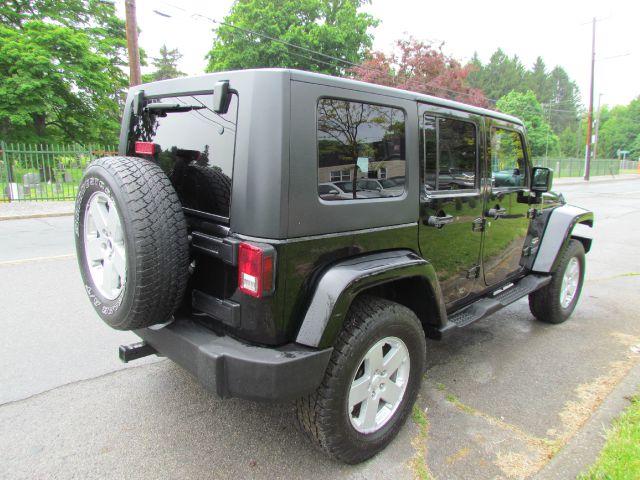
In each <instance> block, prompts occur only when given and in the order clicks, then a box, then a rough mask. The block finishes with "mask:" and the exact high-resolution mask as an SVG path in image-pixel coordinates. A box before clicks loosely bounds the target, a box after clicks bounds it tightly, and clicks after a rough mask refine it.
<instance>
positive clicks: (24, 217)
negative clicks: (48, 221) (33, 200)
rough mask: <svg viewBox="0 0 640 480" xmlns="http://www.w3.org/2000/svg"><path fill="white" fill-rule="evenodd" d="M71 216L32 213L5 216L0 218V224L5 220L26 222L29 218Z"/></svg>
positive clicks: (68, 214)
mask: <svg viewBox="0 0 640 480" xmlns="http://www.w3.org/2000/svg"><path fill="white" fill-rule="evenodd" d="M70 215H73V212H60V213H32V214H25V215H5V216H0V222H4V221H7V220H28V219H30V218H50V217H68V216H70Z"/></svg>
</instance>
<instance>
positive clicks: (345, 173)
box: [319, 170, 351, 182]
mask: <svg viewBox="0 0 640 480" xmlns="http://www.w3.org/2000/svg"><path fill="white" fill-rule="evenodd" d="M330 177H331V178H330V181H331V182H341V181H347V180H351V172H350V171H349V170H331V174H330ZM319 181H320V182H326V181H327V180H326V179H324V178H322V177H320V178H319Z"/></svg>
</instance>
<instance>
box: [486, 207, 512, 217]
mask: <svg viewBox="0 0 640 480" xmlns="http://www.w3.org/2000/svg"><path fill="white" fill-rule="evenodd" d="M506 214H507V209H506V208H500V206H498V205H496V207H495V208H490V209H489V211H488V212H487V217H493V218H494V219H496V220H497V219H498V218H500V217H504V216H505V215H506Z"/></svg>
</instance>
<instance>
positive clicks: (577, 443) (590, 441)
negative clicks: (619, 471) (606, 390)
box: [535, 365, 640, 480]
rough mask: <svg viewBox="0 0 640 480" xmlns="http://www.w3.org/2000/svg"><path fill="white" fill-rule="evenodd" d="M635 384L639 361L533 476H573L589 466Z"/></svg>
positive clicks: (551, 479) (546, 479)
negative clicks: (576, 431)
mask: <svg viewBox="0 0 640 480" xmlns="http://www.w3.org/2000/svg"><path fill="white" fill-rule="evenodd" d="M638 386H640V365H636V366H635V367H633V368H632V369H631V371H630V372H629V373H628V374H627V376H626V377H625V378H624V379H623V380H622V381H621V382H620V383H619V384H618V386H616V388H615V389H614V390H613V391H612V392H611V393H610V394H609V395H608V396H607V398H606V399H605V401H604V402H603V403H602V405H600V408H598V410H597V411H596V412H595V413H594V414H593V415H592V416H591V418H589V420H587V422H586V423H585V424H584V426H583V427H582V428H581V429H580V431H579V432H578V433H577V434H576V435H575V437H573V438H572V439H571V440H570V441H569V443H568V444H567V445H566V446H565V447H564V448H563V449H562V450H560V452H559V453H558V454H557V455H556V456H555V457H553V458H552V459H551V461H550V462H549V463H548V464H547V465H546V466H545V467H544V468H543V469H542V470H541V471H540V472H539V473H538V474H537V475H536V476H535V479H536V480H555V479H558V478H576V477H577V476H578V475H579V474H580V473H583V472H584V471H585V470H586V469H588V468H589V467H590V466H591V465H592V464H593V463H594V462H595V461H596V459H597V458H598V455H599V454H600V451H601V450H602V447H603V446H604V442H605V434H606V430H607V429H609V428H611V422H612V421H613V420H614V419H615V418H617V417H618V416H619V415H620V414H621V413H622V411H623V410H624V409H625V408H627V407H628V406H629V400H628V399H629V397H631V396H632V395H634V394H636V393H637V391H638Z"/></svg>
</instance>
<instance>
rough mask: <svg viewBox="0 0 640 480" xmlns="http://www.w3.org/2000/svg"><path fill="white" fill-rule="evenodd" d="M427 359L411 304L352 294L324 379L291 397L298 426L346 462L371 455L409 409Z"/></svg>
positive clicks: (390, 436) (397, 427) (382, 445)
mask: <svg viewBox="0 0 640 480" xmlns="http://www.w3.org/2000/svg"><path fill="white" fill-rule="evenodd" d="M425 363H426V343H425V336H424V331H423V329H422V326H421V324H420V321H419V320H418V318H417V317H416V315H415V314H414V313H413V312H412V311H411V310H409V309H408V308H406V307H404V306H402V305H399V304H397V303H394V302H390V301H387V300H384V299H380V298H377V297H371V296H362V297H359V298H357V299H356V300H355V301H354V303H353V304H352V306H351V308H350V310H349V313H348V315H347V319H346V322H345V326H344V329H343V330H342V332H341V333H340V335H339V337H338V340H337V342H336V345H335V348H334V350H333V353H332V355H331V361H330V362H329V365H328V367H327V371H326V373H325V377H324V379H323V381H322V383H321V384H320V386H319V387H318V389H317V390H316V392H315V393H313V394H312V395H309V396H307V397H305V398H302V399H299V400H298V401H297V403H296V413H297V418H298V422H299V424H300V426H301V428H302V430H303V432H305V434H306V435H307V437H308V438H309V439H310V440H311V441H312V442H313V443H314V444H315V445H316V446H317V447H318V448H320V450H322V451H323V452H325V453H326V454H328V455H329V456H331V457H333V458H335V459H337V460H340V461H343V462H345V463H350V464H355V463H359V462H362V461H364V460H366V459H368V458H370V457H372V456H373V455H375V454H376V453H378V452H379V451H381V450H382V449H384V448H385V447H386V446H387V445H388V444H389V442H391V440H393V439H394V438H395V436H396V435H397V434H398V431H399V430H400V428H401V427H402V425H403V424H404V422H405V421H406V419H407V417H408V416H409V414H410V413H411V409H412V407H413V404H414V403H415V400H416V397H417V395H418V392H419V390H420V384H421V381H422V375H423V373H424V368H425Z"/></svg>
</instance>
